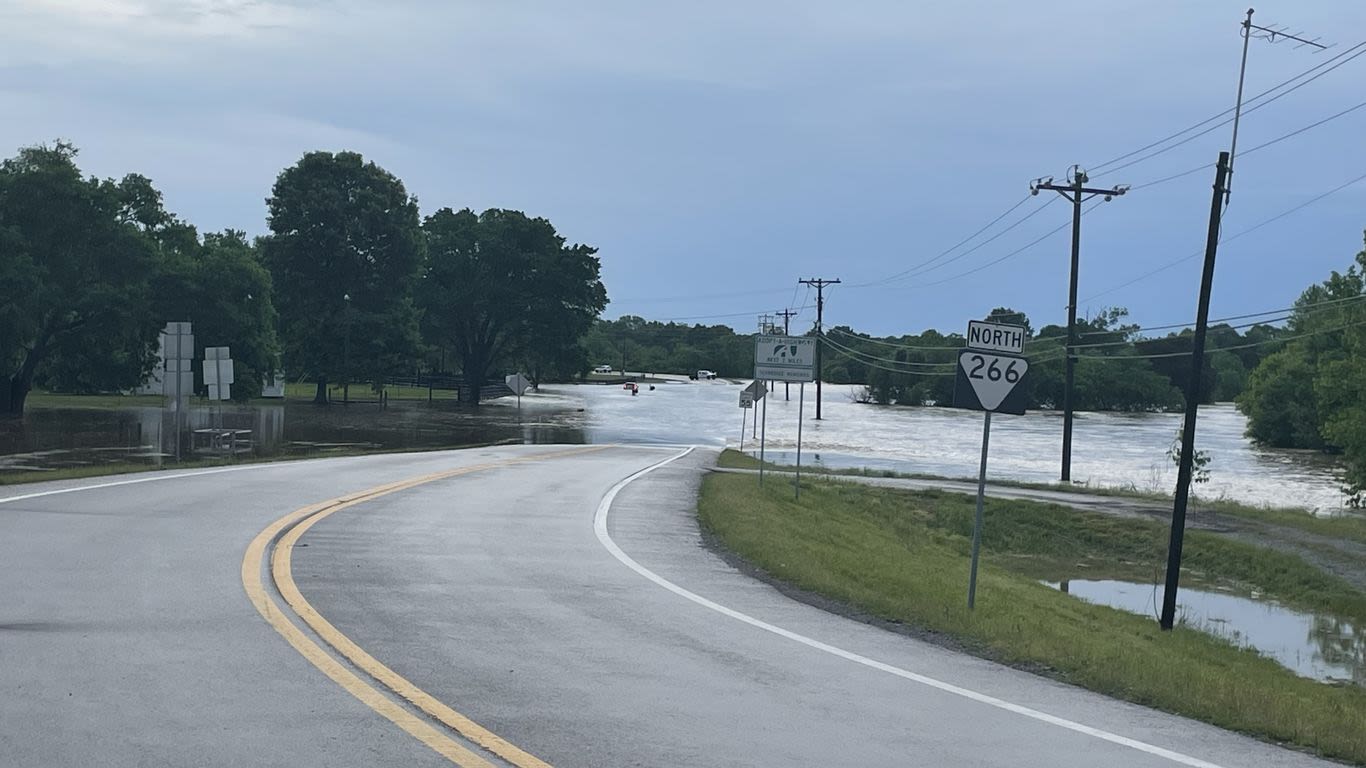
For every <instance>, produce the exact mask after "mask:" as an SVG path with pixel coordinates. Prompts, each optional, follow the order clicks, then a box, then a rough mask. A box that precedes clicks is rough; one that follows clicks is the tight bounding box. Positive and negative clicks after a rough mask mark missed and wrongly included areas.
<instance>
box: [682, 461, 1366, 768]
mask: <svg viewBox="0 0 1366 768" xmlns="http://www.w3.org/2000/svg"><path fill="white" fill-rule="evenodd" d="M802 488H803V492H802V498H801V501H800V502H797V501H794V499H793V497H792V487H791V482H790V480H789V479H787V478H783V480H782V481H776V482H769V483H766V484H765V487H763V488H760V487H759V486H758V484H757V482H756V481H755V478H754V477H753V476H747V475H735V474H731V475H726V474H715V475H711V476H709V477H707V478H706V479H705V481H704V483H703V486H702V495H701V499H700V501H699V507H698V515H699V518H700V521H701V523H702V525H703V527H704V528H705V529H706V530H708V531H710V532H711V533H713V534H714V535H715V536H716V537H717V538H718V540H719V541H720V543H721V544H723V545H724V546H725V547H728V548H729V549H730V550H731V551H733V552H735V553H736V554H738V555H739V556H741V557H742V558H744V559H746V560H747V561H749V562H750V563H752V564H754V565H755V566H757V567H758V568H759V569H761V570H762V571H764V572H765V573H767V574H768V575H769V576H770V577H772V578H774V579H776V580H779V581H781V582H785V583H788V584H791V585H794V586H796V587H798V588H801V589H804V590H808V591H810V592H814V593H818V594H821V595H824V596H826V597H829V598H833V599H835V600H837V601H839V602H841V603H844V604H846V605H849V606H851V607H852V608H855V609H857V610H859V611H861V612H865V613H867V614H870V615H873V616H877V617H880V618H882V619H886V620H891V621H895V622H901V623H904V624H907V625H910V626H913V627H917V628H920V629H924V630H930V631H932V632H935V633H941V634H942V635H947V636H948V637H951V638H953V640H954V641H955V642H957V643H960V644H962V645H963V646H965V647H966V648H967V649H969V650H971V651H973V652H975V653H978V654H980V655H983V656H987V657H989V658H993V659H997V660H999V661H1002V662H1005V663H1010V664H1016V665H1020V666H1023V667H1025V668H1028V669H1033V670H1036V671H1040V672H1043V673H1045V674H1049V675H1052V676H1055V677H1057V678H1060V679H1062V680H1065V681H1067V682H1070V683H1074V684H1076V685H1080V686H1083V687H1086V688H1090V689H1092V690H1096V691H1099V692H1102V693H1105V694H1108V695H1112V696H1115V697H1118V698H1122V699H1127V700H1130V701H1134V702H1137V703H1140V704H1145V705H1149V706H1153V707H1157V708H1160V709H1164V710H1167V711H1171V712H1176V713H1180V714H1183V715H1186V716H1189V717H1193V718H1196V719H1199V720H1204V721H1206V722H1210V723H1214V724H1216V725H1219V726H1222V727H1225V728H1231V729H1234V730H1239V731H1243V732H1246V733H1250V734H1255V735H1258V736H1261V737H1265V738H1269V739H1273V740H1276V741H1283V742H1288V743H1292V744H1296V745H1299V746H1302V747H1305V748H1309V749H1313V750H1316V751H1319V752H1320V753H1322V754H1324V755H1329V756H1333V757H1337V758H1343V759H1348V760H1353V761H1356V762H1358V763H1363V764H1366V689H1363V688H1362V687H1360V686H1356V685H1329V684H1325V683H1319V682H1316V681H1313V680H1308V679H1305V678H1300V677H1298V676H1296V675H1295V674H1293V673H1292V672H1290V671H1289V670H1287V669H1285V668H1283V667H1281V666H1280V665H1279V664H1277V663H1275V662H1274V661H1271V660H1270V659H1267V658H1264V657H1262V656H1260V655H1258V654H1257V653H1255V652H1253V651H1251V650H1245V649H1240V648H1237V647H1234V646H1233V645H1231V644H1229V643H1227V642H1224V641H1222V640H1219V639H1217V638H1214V637H1213V636H1210V635H1208V634H1205V633H1203V632H1200V631H1197V630H1195V629H1190V628H1181V627H1179V628H1178V629H1177V630H1176V631H1174V632H1169V633H1168V632H1162V631H1161V630H1160V629H1159V628H1158V626H1157V622H1156V621H1154V620H1152V619H1150V618H1146V617H1141V616H1136V615H1133V614H1129V613H1126V612H1123V611H1119V610H1115V609H1111V608H1107V607H1103V606H1098V605H1091V604H1088V603H1084V602H1082V601H1080V600H1078V599H1076V598H1073V597H1070V596H1068V595H1065V594H1062V593H1061V592H1059V591H1057V590H1056V589H1052V588H1050V587H1048V586H1045V585H1043V584H1040V583H1039V582H1038V579H1040V578H1045V577H1049V578H1053V579H1062V578H1073V579H1075V578H1083V577H1087V576H1089V577H1091V578H1105V577H1118V578H1126V577H1127V578H1130V579H1133V580H1140V581H1151V580H1153V578H1154V575H1155V573H1156V570H1155V569H1156V568H1159V567H1160V565H1161V563H1163V562H1164V561H1165V551H1166V530H1165V528H1164V527H1163V526H1162V525H1160V524H1159V523H1156V522H1149V521H1145V520H1134V519H1127V518H1118V517H1113V516H1105V515H1099V514H1094V513H1086V512H1081V511H1077V510H1073V509H1070V508H1067V507H1062V506H1057V505H1050V504H1040V503H1032V502H1017V501H993V500H988V502H987V504H986V525H985V534H984V537H983V550H982V551H983V568H982V571H981V573H980V576H979V582H978V595H977V610H976V611H975V612H969V611H968V610H967V606H966V591H967V580H968V551H969V547H970V539H971V534H972V517H973V501H974V500H973V498H972V496H969V495H966V494H954V493H946V492H941V491H927V492H914V491H906V490H900V489H890V488H879V487H870V486H862V485H858V484H855V483H847V482H833V481H830V480H821V479H812V481H811V482H810V483H809V484H808V483H807V482H803V484H802ZM1185 565H1186V567H1187V569H1188V573H1187V575H1186V576H1185V578H1186V580H1187V583H1198V582H1202V581H1203V582H1225V583H1229V582H1231V583H1236V584H1239V585H1243V586H1246V587H1251V588H1255V589H1258V590H1260V591H1262V592H1263V593H1264V594H1265V595H1266V596H1267V597H1269V598H1274V599H1276V600H1280V601H1283V602H1284V603H1286V604H1287V605H1291V606H1296V607H1301V608H1306V609H1317V610H1323V611H1331V612H1333V613H1335V614H1336V615H1339V616H1341V617H1343V618H1346V619H1349V620H1352V621H1353V623H1355V624H1356V625H1357V626H1361V625H1362V623H1366V594H1363V593H1361V592H1359V591H1357V590H1355V589H1353V588H1352V587H1351V586H1350V585H1348V584H1346V583H1345V582H1343V581H1341V580H1340V579H1337V578H1335V577H1332V576H1329V575H1328V574H1325V573H1323V572H1322V571H1319V570H1318V569H1316V568H1314V567H1312V566H1310V565H1308V564H1307V563H1305V562H1304V561H1302V560H1300V559H1298V558H1296V557H1293V556H1290V555H1285V554H1281V553H1278V552H1273V551H1271V550H1266V549H1262V548H1259V547H1255V546H1252V545H1248V544H1244V543H1241V542H1237V541H1233V540H1231V539H1228V538H1224V537H1220V536H1217V535H1214V534H1210V533H1205V532H1202V531H1191V532H1190V533H1189V534H1188V536H1187V539H1186V553H1185Z"/></svg>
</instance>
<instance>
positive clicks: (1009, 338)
mask: <svg viewBox="0 0 1366 768" xmlns="http://www.w3.org/2000/svg"><path fill="white" fill-rule="evenodd" d="M1024 343H1025V328H1024V326H1023V325H1006V324H1004V323H984V322H982V321H980V320H969V321H968V349H986V350H990V351H993V352H1009V353H1011V354H1013V355H1022V354H1024Z"/></svg>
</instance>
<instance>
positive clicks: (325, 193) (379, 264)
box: [262, 152, 423, 402]
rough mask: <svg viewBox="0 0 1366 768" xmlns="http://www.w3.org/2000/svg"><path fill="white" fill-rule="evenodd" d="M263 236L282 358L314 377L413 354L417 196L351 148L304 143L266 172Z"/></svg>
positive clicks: (419, 246)
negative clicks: (269, 182) (269, 181)
mask: <svg viewBox="0 0 1366 768" xmlns="http://www.w3.org/2000/svg"><path fill="white" fill-rule="evenodd" d="M266 205H267V207H268V210H269V224H270V231H271V234H270V236H269V237H267V238H266V239H265V240H264V241H263V243H262V246H263V250H264V252H265V256H266V259H265V260H266V264H267V266H268V267H269V268H270V273H271V276H272V278H273V280H274V289H275V292H274V299H275V306H276V308H277V309H278V310H279V313H280V330H281V337H282V340H283V347H284V364H285V366H286V367H287V368H288V369H289V370H290V371H291V372H292V373H295V374H302V375H307V376H311V377H312V378H313V380H314V381H315V382H317V385H318V389H317V395H316V397H315V402H326V401H327V384H328V382H330V381H335V382H341V383H342V384H343V385H349V384H350V383H351V382H353V381H370V382H377V381H380V380H382V379H383V378H384V377H385V376H386V375H388V374H390V373H392V372H393V371H395V370H397V369H398V368H399V367H400V366H401V365H402V364H403V362H404V361H405V360H408V359H409V358H411V357H413V356H414V355H415V354H416V351H417V346H418V334H417V311H416V307H415V305H414V303H413V299H412V293H413V288H414V281H415V280H416V278H417V275H418V272H419V269H420V267H421V262H422V251H423V241H422V234H421V228H420V223H419V219H418V210H417V201H416V200H415V199H414V198H412V197H410V196H409V195H408V193H407V191H406V190H405V189H404V187H403V182H401V181H399V180H398V178H396V177H395V176H394V175H393V174H391V173H389V172H388V171H386V170H384V169H383V168H381V167H379V166H378V165H375V164H374V163H373V162H366V161H365V160H364V159H363V158H362V157H361V156H360V155H358V154H356V153H354V152H339V153H336V154H333V153H331V152H310V153H308V154H306V155H304V156H303V158H302V159H300V160H299V162H298V163H296V164H294V165H292V166H290V167H289V168H286V169H285V170H284V171H282V172H281V173H280V176H279V177H278V178H277V179H276V181H275V186H274V188H273V190H272V193H271V196H270V198H268V199H267V200H266Z"/></svg>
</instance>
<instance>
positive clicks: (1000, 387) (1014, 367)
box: [953, 320, 1029, 610]
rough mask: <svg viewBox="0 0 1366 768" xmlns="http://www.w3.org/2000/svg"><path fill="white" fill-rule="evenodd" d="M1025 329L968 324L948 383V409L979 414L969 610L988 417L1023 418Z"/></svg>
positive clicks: (974, 579)
mask: <svg viewBox="0 0 1366 768" xmlns="http://www.w3.org/2000/svg"><path fill="white" fill-rule="evenodd" d="M1024 339H1025V329H1024V327H1023V326H1019V325H1005V324H1002V323H984V322H979V321H976V320H973V321H970V322H969V323H968V346H967V349H965V350H963V351H962V352H961V353H959V355H958V367H957V368H956V369H955V373H956V376H957V377H956V378H955V379H954V383H953V407H955V408H967V409H969V410H974V411H984V412H985V413H983V415H982V461H981V464H980V465H979V466H978V469H977V507H976V511H975V514H974V516H973V521H972V564H971V566H970V570H969V571H968V610H973V609H974V608H975V607H976V605H977V563H978V559H979V557H980V554H981V550H982V523H983V511H982V507H983V504H984V501H985V498H986V489H987V448H988V446H989V445H990V444H991V414H992V413H1012V414H1016V415H1019V414H1022V413H1024V411H1025V388H1024V387H1021V386H1019V384H1020V382H1022V381H1024V377H1025V374H1026V373H1027V372H1028V371H1029V361H1028V360H1026V359H1025V358H1024Z"/></svg>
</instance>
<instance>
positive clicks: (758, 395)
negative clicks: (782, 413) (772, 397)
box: [744, 379, 768, 403]
mask: <svg viewBox="0 0 1366 768" xmlns="http://www.w3.org/2000/svg"><path fill="white" fill-rule="evenodd" d="M744 391H745V392H748V393H749V399H750V402H755V403H757V402H759V401H760V400H763V399H764V395H767V394H768V387H765V386H764V383H763V382H762V381H759V380H758V379H755V380H754V381H751V382H750V383H749V386H747V387H745V389H744Z"/></svg>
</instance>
